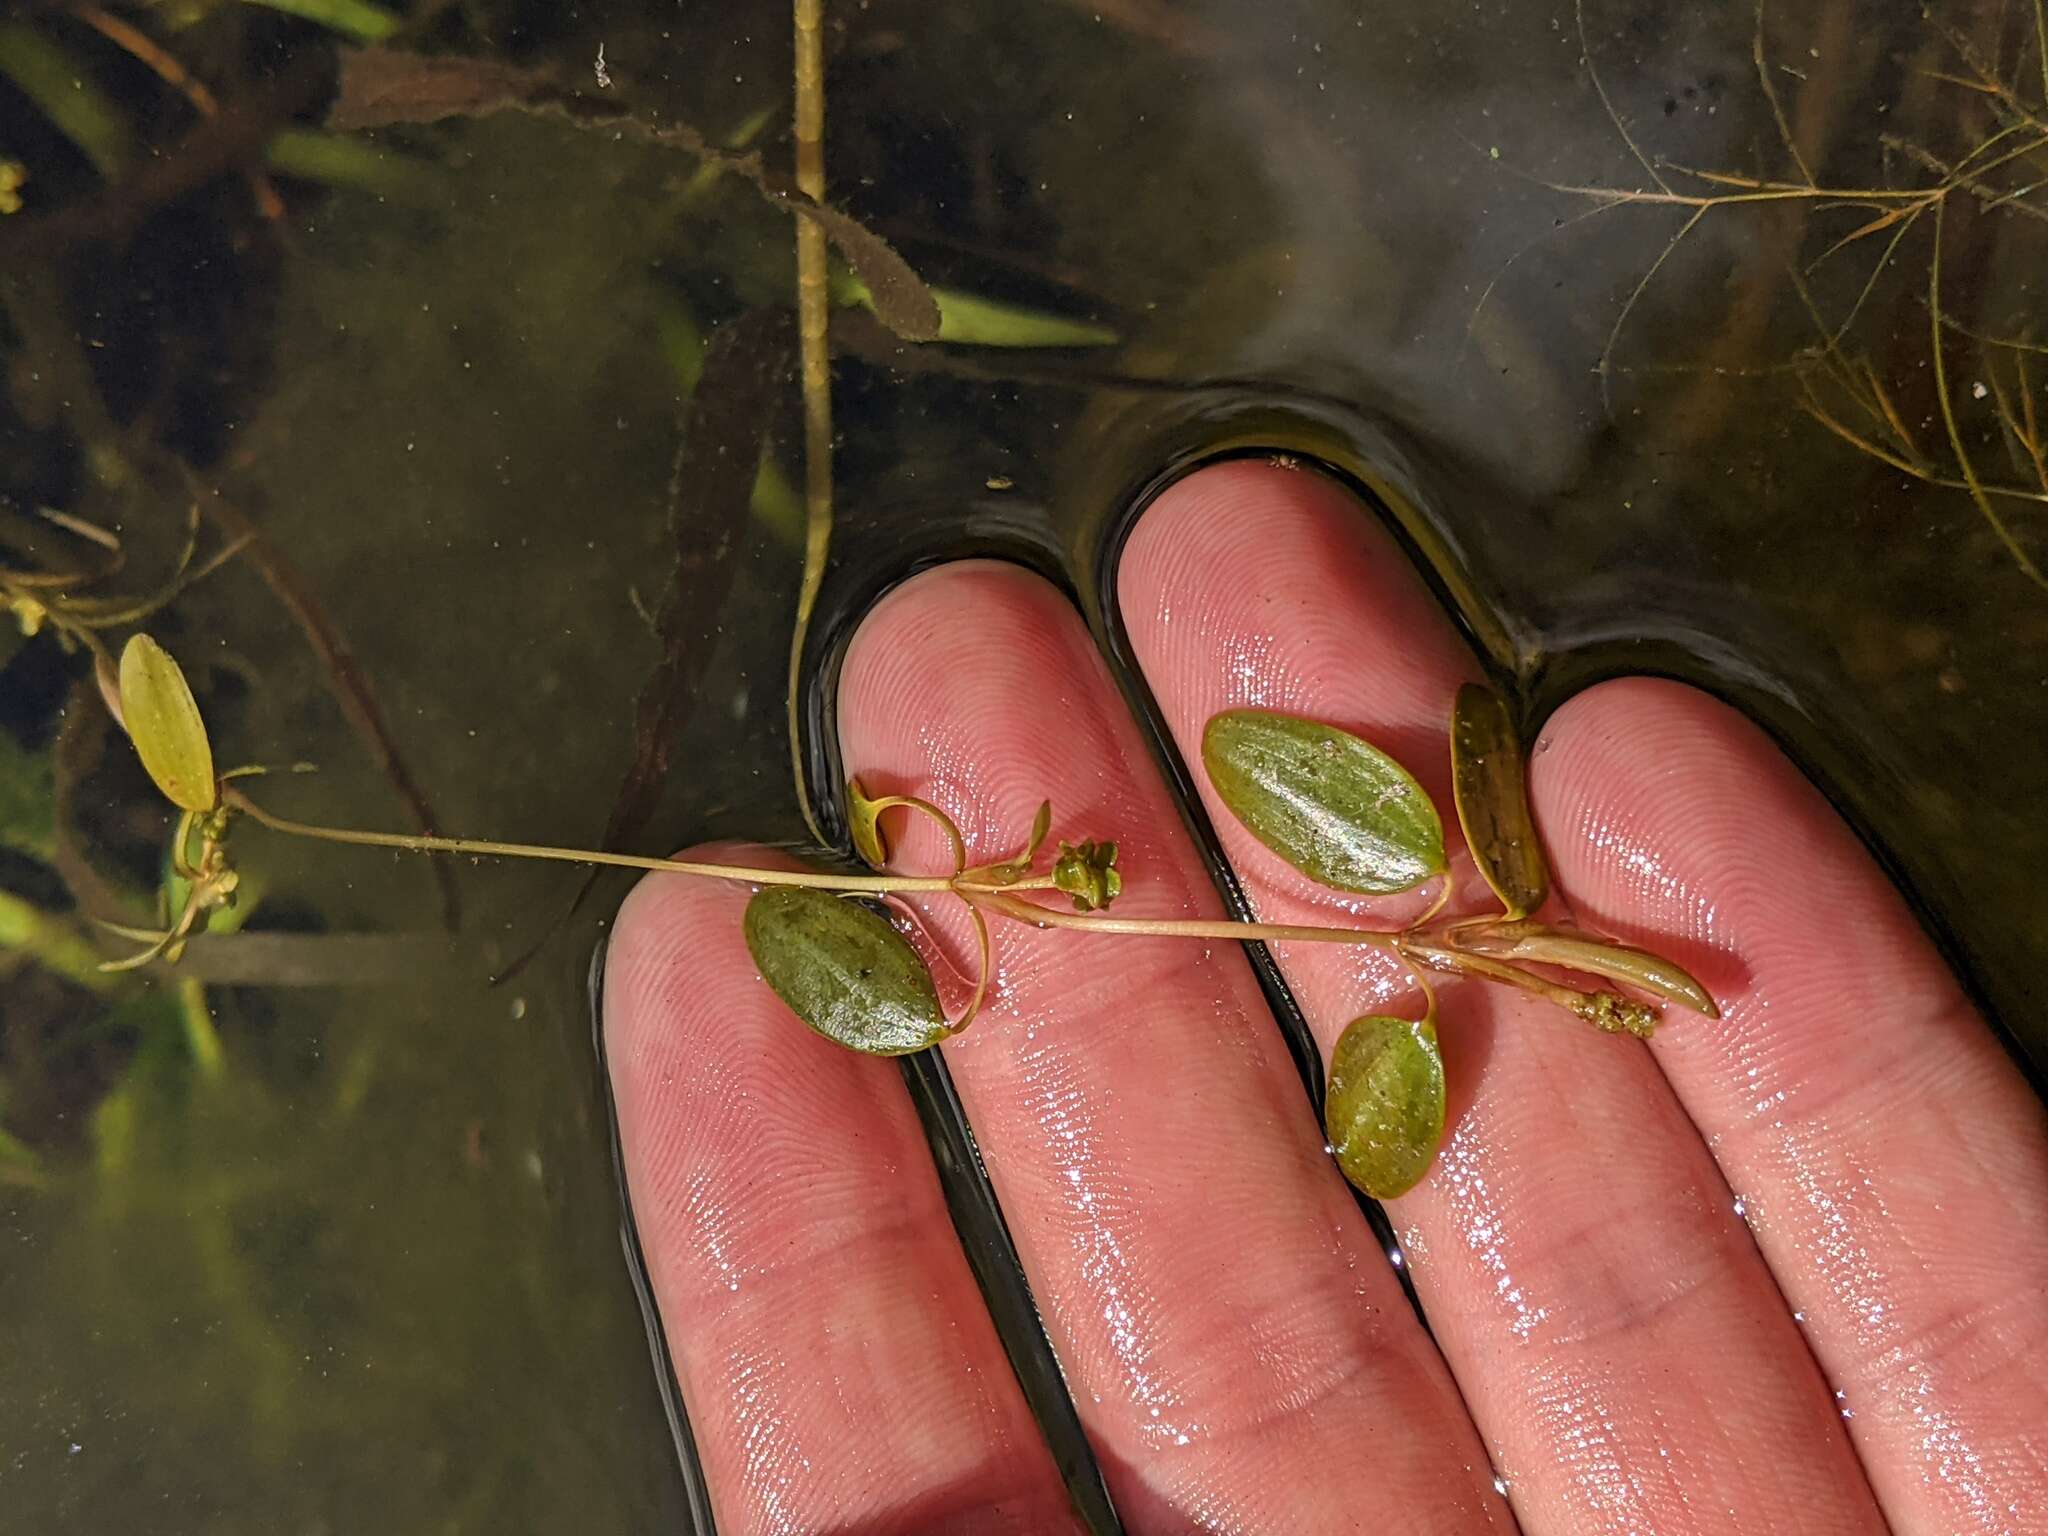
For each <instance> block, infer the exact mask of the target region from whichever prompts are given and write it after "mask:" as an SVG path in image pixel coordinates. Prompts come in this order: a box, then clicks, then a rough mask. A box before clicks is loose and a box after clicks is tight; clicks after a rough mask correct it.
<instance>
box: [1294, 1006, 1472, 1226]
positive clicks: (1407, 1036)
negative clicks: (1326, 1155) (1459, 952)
mask: <svg viewBox="0 0 2048 1536" xmlns="http://www.w3.org/2000/svg"><path fill="white" fill-rule="evenodd" d="M1323 1131H1324V1134H1325V1135H1327V1136H1328V1137H1329V1140H1330V1148H1331V1150H1332V1151H1334V1152H1335V1153H1336V1154H1337V1166H1338V1167H1340V1168H1342V1169H1343V1170H1344V1177H1345V1178H1347V1179H1349V1180H1350V1181H1351V1182H1352V1183H1353V1184H1355V1185H1357V1186H1358V1187H1359V1188H1360V1189H1362V1190H1364V1191H1365V1192H1366V1193H1367V1194H1368V1195H1371V1196H1372V1197H1373V1199H1375V1200H1391V1199H1393V1198H1394V1196H1396V1195H1401V1194H1406V1193H1407V1192H1408V1191H1409V1190H1411V1189H1413V1188H1414V1187H1415V1186H1416V1184H1418V1183H1419V1182H1420V1181H1421V1179H1422V1176H1423V1175H1424V1174H1425V1173H1427V1172H1429V1165H1430V1164H1431V1163H1432V1162H1433V1161H1435V1159H1436V1149H1437V1144H1438V1143H1439V1142H1441V1141H1442V1140H1443V1137H1444V1059H1443V1055H1442V1053H1441V1052H1440V1051H1439V1050H1438V1049H1437V1043H1436V1030H1435V1028H1434V1027H1432V1026H1431V1025H1430V1024H1429V1023H1427V1022H1426V1021H1423V1022H1418V1021H1416V1020H1412V1019H1395V1018H1389V1017H1387V1016H1385V1015H1383V1014H1368V1015H1366V1016H1365V1017H1364V1018H1361V1019H1353V1020H1352V1021H1351V1023H1350V1024H1349V1025H1347V1026H1346V1027H1345V1030H1344V1033H1343V1035H1342V1036H1340V1037H1339V1038H1338V1041H1337V1049H1336V1050H1335V1051H1334V1052H1332V1053H1331V1056H1330V1089H1329V1096H1328V1098H1327V1099H1325V1100H1324V1103H1323Z"/></svg>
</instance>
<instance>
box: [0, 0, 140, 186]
mask: <svg viewBox="0 0 2048 1536" xmlns="http://www.w3.org/2000/svg"><path fill="white" fill-rule="evenodd" d="M0 79H5V80H8V81H11V82H12V83H13V84H14V86H15V87H16V88H17V89H18V90H19V91H20V92H21V93H22V95H24V96H26V97H27V98H28V99H29V100H30V101H31V102H33V103H34V104H35V105H36V107H37V108H38V109H40V110H41V112H42V114H43V116H44V117H46V118H48V119H49V121H50V123H51V124H52V125H53V126H54V127H55V128H56V129H57V131H58V132H59V133H61V134H63V135H64V137H65V138H67V139H69V140H70V141H71V142H72V143H73V144H75V145H76V146H77V147H78V150H79V152H80V153H81V154H83V155H84V156H85V158H86V159H87V160H89V161H91V162H92V167H93V169H94V170H96V171H98V172H99V174H100V176H101V177H102V178H103V179H105V180H107V181H112V180H114V179H115V178H116V177H117V176H119V175H120V174H121V171H122V169H123V168H124V167H125V166H126V165H127V163H128V161H129V159H130V157H131V155H132V154H133V149H134V133H133V130H132V129H131V128H130V126H129V123H128V119H127V117H126V116H125V115H123V113H122V111H121V109H120V107H119V105H118V104H117V103H116V102H115V101H114V99H113V98H112V97H110V96H108V95H107V94H106V93H105V92H104V91H102V90H101V89H100V88H99V86H98V85H97V84H95V83H94V78H93V72H92V71H91V70H89V69H86V68H84V67H83V66H82V65H80V64H79V63H78V61H77V60H76V59H74V58H73V57H72V56H71V54H70V53H69V52H67V51H66V50H65V49H64V48H63V47H62V46H60V45H59V44H58V43H57V42H56V40H55V39H54V38H53V37H52V36H51V35H50V33H48V32H46V31H44V30H42V29H40V28H37V27H34V26H31V25H30V24H29V23H28V22H25V21H5V22H0Z"/></svg>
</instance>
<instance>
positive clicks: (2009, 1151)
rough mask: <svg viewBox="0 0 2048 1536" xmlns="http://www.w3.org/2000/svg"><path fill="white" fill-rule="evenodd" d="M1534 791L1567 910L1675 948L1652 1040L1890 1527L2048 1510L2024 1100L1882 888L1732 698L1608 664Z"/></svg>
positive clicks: (1971, 1523)
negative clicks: (1661, 1020) (1690, 1002)
mask: <svg viewBox="0 0 2048 1536" xmlns="http://www.w3.org/2000/svg"><path fill="white" fill-rule="evenodd" d="M1534 770H1535V771H1534V777H1533V781H1532V790H1533V794H1534V798H1535V804H1536V808H1537V811H1538V814H1539V816H1540V818H1541V821H1542V824H1543V827H1544V830H1545V833H1546V835H1547V840H1548V841H1549V843H1550V845H1551V847H1552V848H1553V849H1554V850H1555V851H1556V859H1557V864H1558V871H1559V874H1560V875H1561V876H1562V877H1563V878H1564V879H1565V880H1566V881H1567V882H1568V883H1569V884H1570V886H1571V888H1572V890H1573V892H1574V893H1575V895H1576V897H1577V899H1578V900H1579V901H1580V902H1581V910H1582V911H1583V912H1584V913H1585V915H1586V916H1587V917H1588V918H1589V919H1591V920H1592V921H1593V922H1595V923H1597V924H1598V925H1600V926H1602V927H1606V928H1610V929H1612V930H1613V931H1614V932H1616V933H1618V934H1621V935H1622V936H1624V937H1634V938H1641V939H1646V940H1648V941H1650V942H1653V943H1655V944H1656V945H1657V946H1658V947H1659V948H1662V949H1668V950H1670V951H1672V952H1673V953H1674V955H1675V956H1676V957H1677V958H1679V959H1680V960H1681V961H1682V962H1684V963H1686V964H1689V965H1693V966H1695V967H1697V969H1698V971H1699V973H1700V974H1701V975H1703V976H1704V977H1706V978H1707V979H1708V980H1709V983H1710V984H1711V985H1712V986H1713V987H1714V989H1715V992H1716V995H1717V996H1718V997H1719V998H1720V1000H1721V1006H1722V1009H1723V1016H1722V1019H1721V1021H1720V1023H1719V1024H1717V1025H1715V1026H1714V1027H1712V1028H1704V1029H1694V1028H1671V1029H1667V1030H1664V1031H1661V1032H1660V1033H1659V1034H1658V1036H1657V1039H1656V1050H1657V1058H1658V1061H1659V1063H1660V1064H1661V1065H1662V1067H1663V1068H1664V1071H1665V1073H1666V1075H1667V1076H1669V1078H1670V1079H1671V1082H1672V1083H1673V1085H1674V1086H1675V1087H1676V1088H1677V1090H1678V1093H1679V1096H1680V1097H1681V1098H1682V1099H1683V1100H1684V1102H1685V1105H1686V1108H1687V1109H1688V1110H1689V1111H1690V1112H1691V1114H1692V1117H1693V1119H1694V1120H1695V1121H1696V1122H1697V1123H1698V1125H1699V1127H1700V1129H1701V1130H1702V1131H1703V1132H1705V1133H1706V1136H1707V1138H1708V1141H1709V1143H1710V1144H1711V1145H1712V1146H1713V1148H1714V1155H1715V1156H1716V1157H1717V1158H1718V1159H1719V1160H1720V1163H1721V1166H1722V1168H1723V1169H1724V1170H1726V1172H1727V1175H1728V1178H1729V1180H1730V1182H1731V1183H1732V1184H1733V1186H1734V1188H1735V1189H1736V1190H1737V1191H1738V1192H1739V1193H1740V1195H1741V1196H1742V1201H1743V1206H1744V1209H1745V1210H1746V1212H1747V1214H1748V1220H1749V1224H1750V1226H1751V1227H1752V1228H1753V1229H1754V1230H1755V1232H1756V1236H1757V1241H1758V1243H1759V1244H1760V1245H1761V1247H1762V1249H1763V1251H1764V1254H1765V1255H1766V1257H1768V1259H1769V1260H1770V1263H1771V1267H1772V1269H1773V1270H1774V1271H1775V1272H1776V1274H1777V1276H1778V1280H1779V1283H1780V1285H1781V1286H1782V1287H1783V1289H1784V1292H1785V1295H1786V1297H1787V1298H1788V1299H1789V1300H1790V1301H1791V1303H1792V1305H1793V1306H1795V1307H1797V1308H1798V1309H1799V1311H1800V1313H1801V1315H1802V1317H1803V1319H1804V1323H1805V1327H1806V1331H1807V1334H1808V1336H1809V1337H1810V1338H1811V1340H1812V1341H1813V1347H1814V1349H1815V1351H1816V1353H1817V1354H1818V1355H1819V1358H1820V1362H1821V1364H1822V1366H1823V1368H1824V1369H1825V1370H1826V1371H1827V1373H1828V1375H1829V1377H1830V1378H1831V1379H1832V1381H1833V1383H1834V1385H1835V1387H1836V1388H1837V1389H1838V1391H1839V1393H1840V1395H1841V1401H1842V1407H1843V1412H1844V1415H1845V1416H1846V1417H1848V1418H1849V1428H1850V1431H1851V1433H1852V1435H1853V1436H1854V1438H1855V1441H1856V1443H1857V1445H1858V1447H1859V1448H1860V1449H1861V1450H1862V1453H1863V1460H1864V1463H1865V1465H1866V1466H1868V1467H1869V1469H1870V1475H1871V1479H1872V1481H1873V1483H1874V1484H1875V1485H1876V1488H1877V1491H1878V1494H1879V1497H1880V1498H1881V1500H1882V1501H1883V1503H1884V1506H1885V1510H1886V1512H1887V1513H1888V1514H1889V1515H1890V1516H1891V1517H1892V1520H1893V1522H1894V1524H1895V1526H1896V1527H1897V1528H1898V1529H1900V1530H1925V1531H1942V1532H1951V1531H1993V1530H1996V1531H2006V1530H2015V1529H2022V1528H2025V1529H2033V1530H2044V1529H2048V1385H2044V1384H2048V1116H2044V1115H2043V1113H2042V1108H2041V1104H2040V1102H2039V1101H2038V1100H2037V1099H2035V1097H2034V1096H2033V1095H2032V1094H2031V1093H2030V1092H2029V1091H2028V1090H2027V1087H2026V1084H2025V1083H2024V1082H2022V1081H2021V1079H2020V1076H2019V1074H2018V1072H2016V1071H2015V1070H2014V1069H2013V1067H2012V1065H2011V1064H2010V1062H2008V1060H2007V1059H2006V1057H2005V1055H2004V1053H2003V1052H2002V1051H2001V1050H2000V1049H1999V1047H1998V1045H1997V1043H1996V1042H1995V1041H1994V1040H1993V1039H1992V1038H1991V1035H1990V1033H1989V1032H1988V1031H1987V1030H1986V1029H1985V1028H1984V1026H1983V1023H1982V1022H1981V1021H1980V1020H1979V1019H1978V1018H1977V1017H1976V1015H1975V1014H1974V1012H1973V1011H1972V1010H1971V1008H1970V1006H1969V1004H1968V1003H1967V1002H1966V1001H1965V999H1964V998H1963V996H1962V993H1961V991H1960V989H1959V988H1958V987H1957V986H1956V984H1955V980H1954V978H1953V977H1951V976H1950V975H1949V973H1948V970H1947V968H1946V967H1945V966H1943V965H1942V963H1941V961H1940V959H1939V957H1938V956H1937V955H1936V954H1935V953H1934V950H1933V947H1932V946H1931V945H1930V944H1929V943H1928V942H1927V940H1926V938H1925V937H1924V936H1923V935H1922V933H1921V932H1920V930H1919V928H1918V927H1917V926H1916V925H1915V924H1914V922H1913V920H1912V918H1911V916H1910V915H1909V914H1908V913H1907V911H1906V909H1905V906H1904V904H1903V903H1902V902H1901V901H1900V900H1899V898H1898V896H1897V895H1896V893H1895V892H1894V891H1893V890H1892V889H1891V887H1890V885H1889V884H1888V883H1887V882H1886V881H1885V879H1884V877H1883V875H1882V874H1880V873H1879V871H1878V869H1877V867H1876V866H1875V865H1874V864H1873V863H1872V862H1871V860H1870V858H1869V857H1868V855H1867V854H1865V853H1864V851H1863V849H1862V848H1861V847H1860V846H1859V845H1858V844H1857V843H1856V841H1855V839H1854V838H1853V837H1852V836H1851V835H1850V833H1849V831H1848V829H1847V828H1846V827H1844V826H1843V825H1842V823H1841V821H1840V820H1839V819H1838V818H1837V817H1836V816H1835V814H1834V813H1833V811H1831V810H1830V809H1829V808H1828V806H1827V804H1826V803H1825V802H1824V801H1823V800H1822V799H1821V798H1820V796H1819V795H1818V794H1817V793H1816V792H1815V791H1814V789H1813V787H1812V786H1811V785H1809V784H1808V783H1807V782H1806V781H1805V779H1803V778H1802V777H1801V776H1800V775H1799V773H1798V772H1797V771H1796V770H1795V769H1794V768H1793V767H1792V765H1791V764H1790V763H1789V762H1787V761H1786V760H1785V758H1784V756H1783V755H1782V754H1781V753H1779V752H1778V750H1777V749H1776V748H1775V747H1773V746H1772V745H1771V743H1770V742H1769V741H1768V740H1767V739H1765V737H1764V735H1763V733H1762V732H1761V731H1759V730H1757V729H1756V728H1755V727H1754V726H1752V725H1750V724H1749V723H1748V722H1747V721H1745V720H1743V719H1742V718H1741V717H1740V716H1739V715H1737V714H1736V713H1735V711H1733V710H1732V709H1729V708H1728V707H1727V706H1725V705H1723V704H1719V703H1717V702H1715V701H1714V700H1712V699H1709V698H1708V697H1706V696H1705V695H1704V694H1700V693H1697V692H1694V691H1693V690H1691V689H1687V688H1683V687H1680V686H1678V685H1677V684H1673V683H1662V682H1654V681H1650V680H1647V679H1632V680H1629V681H1625V682H1617V683H1609V684H1606V685H1603V686H1602V687H1599V688H1595V689H1593V690H1591V691H1590V692H1588V693H1586V694H1584V695H1582V696H1581V697H1579V698H1577V699H1574V700H1573V701H1572V702H1571V703H1569V704H1567V705H1566V706H1565V707H1564V708H1563V709H1561V710H1559V711H1558V712H1557V714H1556V716H1554V717H1553V719H1552V720H1551V722H1550V724H1549V726H1548V727H1547V728H1546V729H1545V731H1544V733H1543V738H1542V742H1541V744H1540V745H1539V748H1538V754H1537V756H1536V758H1535V762H1534Z"/></svg>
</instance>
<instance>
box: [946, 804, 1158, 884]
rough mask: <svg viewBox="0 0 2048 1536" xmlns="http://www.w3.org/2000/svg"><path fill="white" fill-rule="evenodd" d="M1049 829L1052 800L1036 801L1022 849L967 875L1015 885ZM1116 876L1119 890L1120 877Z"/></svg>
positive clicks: (1050, 827)
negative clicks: (1034, 812) (1035, 810)
mask: <svg viewBox="0 0 2048 1536" xmlns="http://www.w3.org/2000/svg"><path fill="white" fill-rule="evenodd" d="M1051 830H1052V802H1051V801H1050V800H1041V801H1039V802H1038V814H1037V815H1036V816H1034V817H1033V818H1032V819H1031V838H1030V840H1029V841H1028V842H1026V843H1025V844H1024V848H1023V851H1022V852H1019V853H1016V854H1012V855H1011V856H1010V857H1009V858H1007V859H999V860H997V861H996V862H995V863H993V864H984V865H982V866H981V867H980V868H979V869H970V870H968V871H966V873H967V875H968V876H969V877H970V878H972V879H974V880H978V881H981V882H983V883H985V884H988V885H1015V884H1016V883H1017V882H1018V881H1019V880H1022V879H1023V878H1024V877H1025V876H1026V875H1028V874H1030V873H1031V861H1032V860H1033V859H1035V858H1037V857H1038V850H1039V849H1040V848H1041V847H1043V846H1044V844H1045V834H1046V833H1048V832H1050V831H1051ZM1114 855H1115V845H1114V844H1112V845H1111V856H1112V857H1114ZM1054 878H1055V879H1057V878H1058V876H1057V875H1055V876H1054ZM1116 878H1117V881H1118V889H1119V890H1120V889H1122V877H1121V876H1118V877H1116ZM1110 894H1111V895H1112V896H1114V895H1115V894H1116V892H1114V891H1112V892H1110Z"/></svg>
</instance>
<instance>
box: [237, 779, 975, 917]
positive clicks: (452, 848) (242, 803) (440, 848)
mask: <svg viewBox="0 0 2048 1536" xmlns="http://www.w3.org/2000/svg"><path fill="white" fill-rule="evenodd" d="M221 798H222V799H223V801H224V802H225V803H226V804H228V805H230V806H233V807H234V808H235V809H236V810H237V811H241V812H244V813H246V814H247V815H248V817H249V818H250V820H252V821H256V822H260V823H261V824H262V825H264V826H266V827H268V828H270V829H271V830H272V831H273V832H283V833H287V834H289V835H290V836H293V837H311V838H317V839H318V840H320V841H321V842H326V843H347V844H349V845H351V846H353V847H359V848H401V849H404V850H406V851H407V852H409V853H456V854H466V855H468V856H470V857H472V858H499V859H551V860H553V861H555V862H556V863H561V864H605V865H610V866H612V867H614V868H618V869H644V870H649V871H651V872H653V873H655V874H663V875H703V876H707V877H709V878H710V879H713V880H739V881H744V882H746V883H747V884H750V885H801V886H808V887H810V888H811V889H813V890H819V891H844V892H848V893H853V894H860V895H873V896H880V895H886V894H888V893H890V892H896V891H948V890H951V889H952V888H953V882H952V881H951V880H950V879H948V878H946V877H945V876H942V875H928V876H918V875H831V874H821V873H818V872H817V871H815V870H796V869H753V868H749V867H747V866H744V865H738V864H698V863H693V862H690V861H688V860H684V859H653V858H647V857H644V856H642V855H639V854H632V853H601V852H598V851H597V850H595V849H590V848H555V847H550V846H547V845H545V844H539V843H499V842H487V841H484V840H483V839H480V838H469V837H422V836H415V835H412V834H409V833H404V832H359V831H356V830H354V829H352V828H347V827H323V826H317V825H315V824H314V823H312V822H306V821H293V820H291V819H290V818H289V817H285V816H277V815H273V814H272V813H271V812H269V811H266V810H264V809H263V807H261V806H260V805H258V804H257V803H256V802H255V801H253V800H251V799H250V798H249V797H248V796H247V795H245V794H243V793H242V792H241V791H240V790H235V789H230V790H226V791H224V792H223V793H222V797H221Z"/></svg>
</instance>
